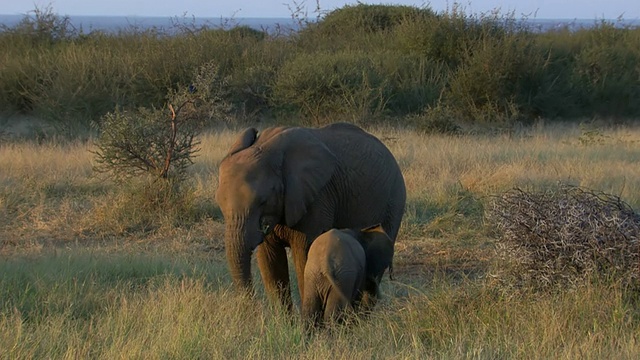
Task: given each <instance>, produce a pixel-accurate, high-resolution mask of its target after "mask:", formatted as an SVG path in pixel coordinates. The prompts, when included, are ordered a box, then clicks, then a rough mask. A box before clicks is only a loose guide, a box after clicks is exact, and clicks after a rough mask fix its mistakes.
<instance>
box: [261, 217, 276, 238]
mask: <svg viewBox="0 0 640 360" xmlns="http://www.w3.org/2000/svg"><path fill="white" fill-rule="evenodd" d="M271 231H273V226H271V224H270V223H269V222H268V221H266V220H265V219H264V218H262V219H260V232H261V233H263V234H264V235H269V233H271Z"/></svg>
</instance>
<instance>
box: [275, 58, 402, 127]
mask: <svg viewBox="0 0 640 360" xmlns="http://www.w3.org/2000/svg"><path fill="white" fill-rule="evenodd" d="M376 65H377V64H376V63H375V62H374V60H373V59H372V58H371V57H370V56H368V55H367V54H362V53H350V52H345V53H336V54H331V53H323V54H313V55H312V54H302V55H299V56H298V57H296V58H295V59H293V60H291V61H289V62H287V63H286V64H284V66H283V68H282V69H281V71H280V72H279V74H278V77H277V79H276V83H275V86H274V102H275V104H277V105H278V106H279V107H281V108H283V109H284V110H285V111H291V112H293V113H296V114H300V115H301V116H302V117H305V118H310V119H312V120H313V121H314V122H315V123H321V122H323V121H324V119H325V118H328V117H331V116H341V117H348V118H350V119H351V120H354V121H360V120H363V119H367V118H369V117H375V116H379V115H381V114H382V111H383V110H384V107H385V105H386V102H387V101H388V99H389V97H390V95H391V94H390V86H389V80H388V79H385V78H384V76H383V74H381V73H380V72H379V71H378V68H377V66H376Z"/></svg>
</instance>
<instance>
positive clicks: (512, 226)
mask: <svg viewBox="0 0 640 360" xmlns="http://www.w3.org/2000/svg"><path fill="white" fill-rule="evenodd" d="M488 219H489V220H490V222H491V223H492V224H493V225H494V226H495V227H496V229H497V230H498V231H499V233H500V237H499V243H498V245H499V249H500V252H501V256H502V257H503V258H504V259H505V260H507V261H510V262H515V266H514V267H513V268H509V269H508V270H505V271H503V272H502V273H500V272H499V273H498V274H497V276H498V277H499V278H500V277H504V280H505V281H507V282H508V281H510V280H512V279H509V278H510V277H515V279H516V281H519V282H522V283H528V284H529V285H532V286H534V287H535V288H540V289H544V288H553V287H556V286H566V285H571V286H576V285H580V284H581V283H582V282H583V281H584V280H585V279H588V278H590V277H593V276H605V277H612V278H614V279H621V280H622V281H623V282H625V283H629V284H630V283H631V282H633V281H637V279H638V270H639V268H638V266H639V265H640V264H639V263H638V259H639V256H638V240H639V239H640V216H639V215H638V214H637V213H636V212H635V211H634V210H633V209H632V208H631V207H630V206H629V205H628V204H627V203H625V202H624V201H622V200H621V199H620V198H619V197H617V196H614V195H610V194H605V193H601V192H595V191H593V190H589V189H585V188H582V187H576V186H571V185H567V184H561V185H560V186H558V187H556V188H552V189H548V190H546V191H540V192H532V191H526V190H523V189H520V188H515V189H512V190H510V191H507V192H506V193H504V194H502V195H501V196H499V197H496V198H495V200H494V201H493V203H492V205H491V207H490V208H489V212H488ZM505 269H506V268H505Z"/></svg>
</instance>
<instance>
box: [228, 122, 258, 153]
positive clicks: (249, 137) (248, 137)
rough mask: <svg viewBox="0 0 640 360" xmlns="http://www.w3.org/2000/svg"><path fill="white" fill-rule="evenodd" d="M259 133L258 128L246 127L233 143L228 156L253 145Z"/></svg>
mask: <svg viewBox="0 0 640 360" xmlns="http://www.w3.org/2000/svg"><path fill="white" fill-rule="evenodd" d="M257 134H258V130H256V129H255V128H248V129H245V130H244V131H243V132H242V133H240V135H238V137H237V138H236V141H235V142H234V143H233V145H231V147H230V148H229V152H228V153H227V156H231V155H233V154H235V153H237V152H238V151H241V150H244V149H246V148H248V147H249V146H251V145H253V143H254V142H255V141H256V135H257Z"/></svg>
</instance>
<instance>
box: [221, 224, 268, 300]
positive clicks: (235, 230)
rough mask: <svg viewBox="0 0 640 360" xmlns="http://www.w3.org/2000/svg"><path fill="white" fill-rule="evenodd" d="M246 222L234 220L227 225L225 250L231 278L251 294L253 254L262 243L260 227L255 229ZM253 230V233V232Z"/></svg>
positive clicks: (237, 285) (238, 286)
mask: <svg viewBox="0 0 640 360" xmlns="http://www.w3.org/2000/svg"><path fill="white" fill-rule="evenodd" d="M247 224H248V223H247V222H246V221H242V220H234V221H231V222H230V223H228V224H227V226H226V231H225V250H226V254H227V262H228V264H229V271H230V273H231V278H232V279H233V282H234V284H235V285H236V287H237V288H239V289H243V290H246V291H248V292H251V291H252V289H251V254H252V253H253V250H254V249H255V248H256V246H257V245H258V244H259V243H260V242H261V241H262V237H261V234H260V232H259V231H257V229H258V226H257V224H255V225H256V226H254V227H255V229H253V228H252V227H251V226H247ZM251 230H253V231H251Z"/></svg>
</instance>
